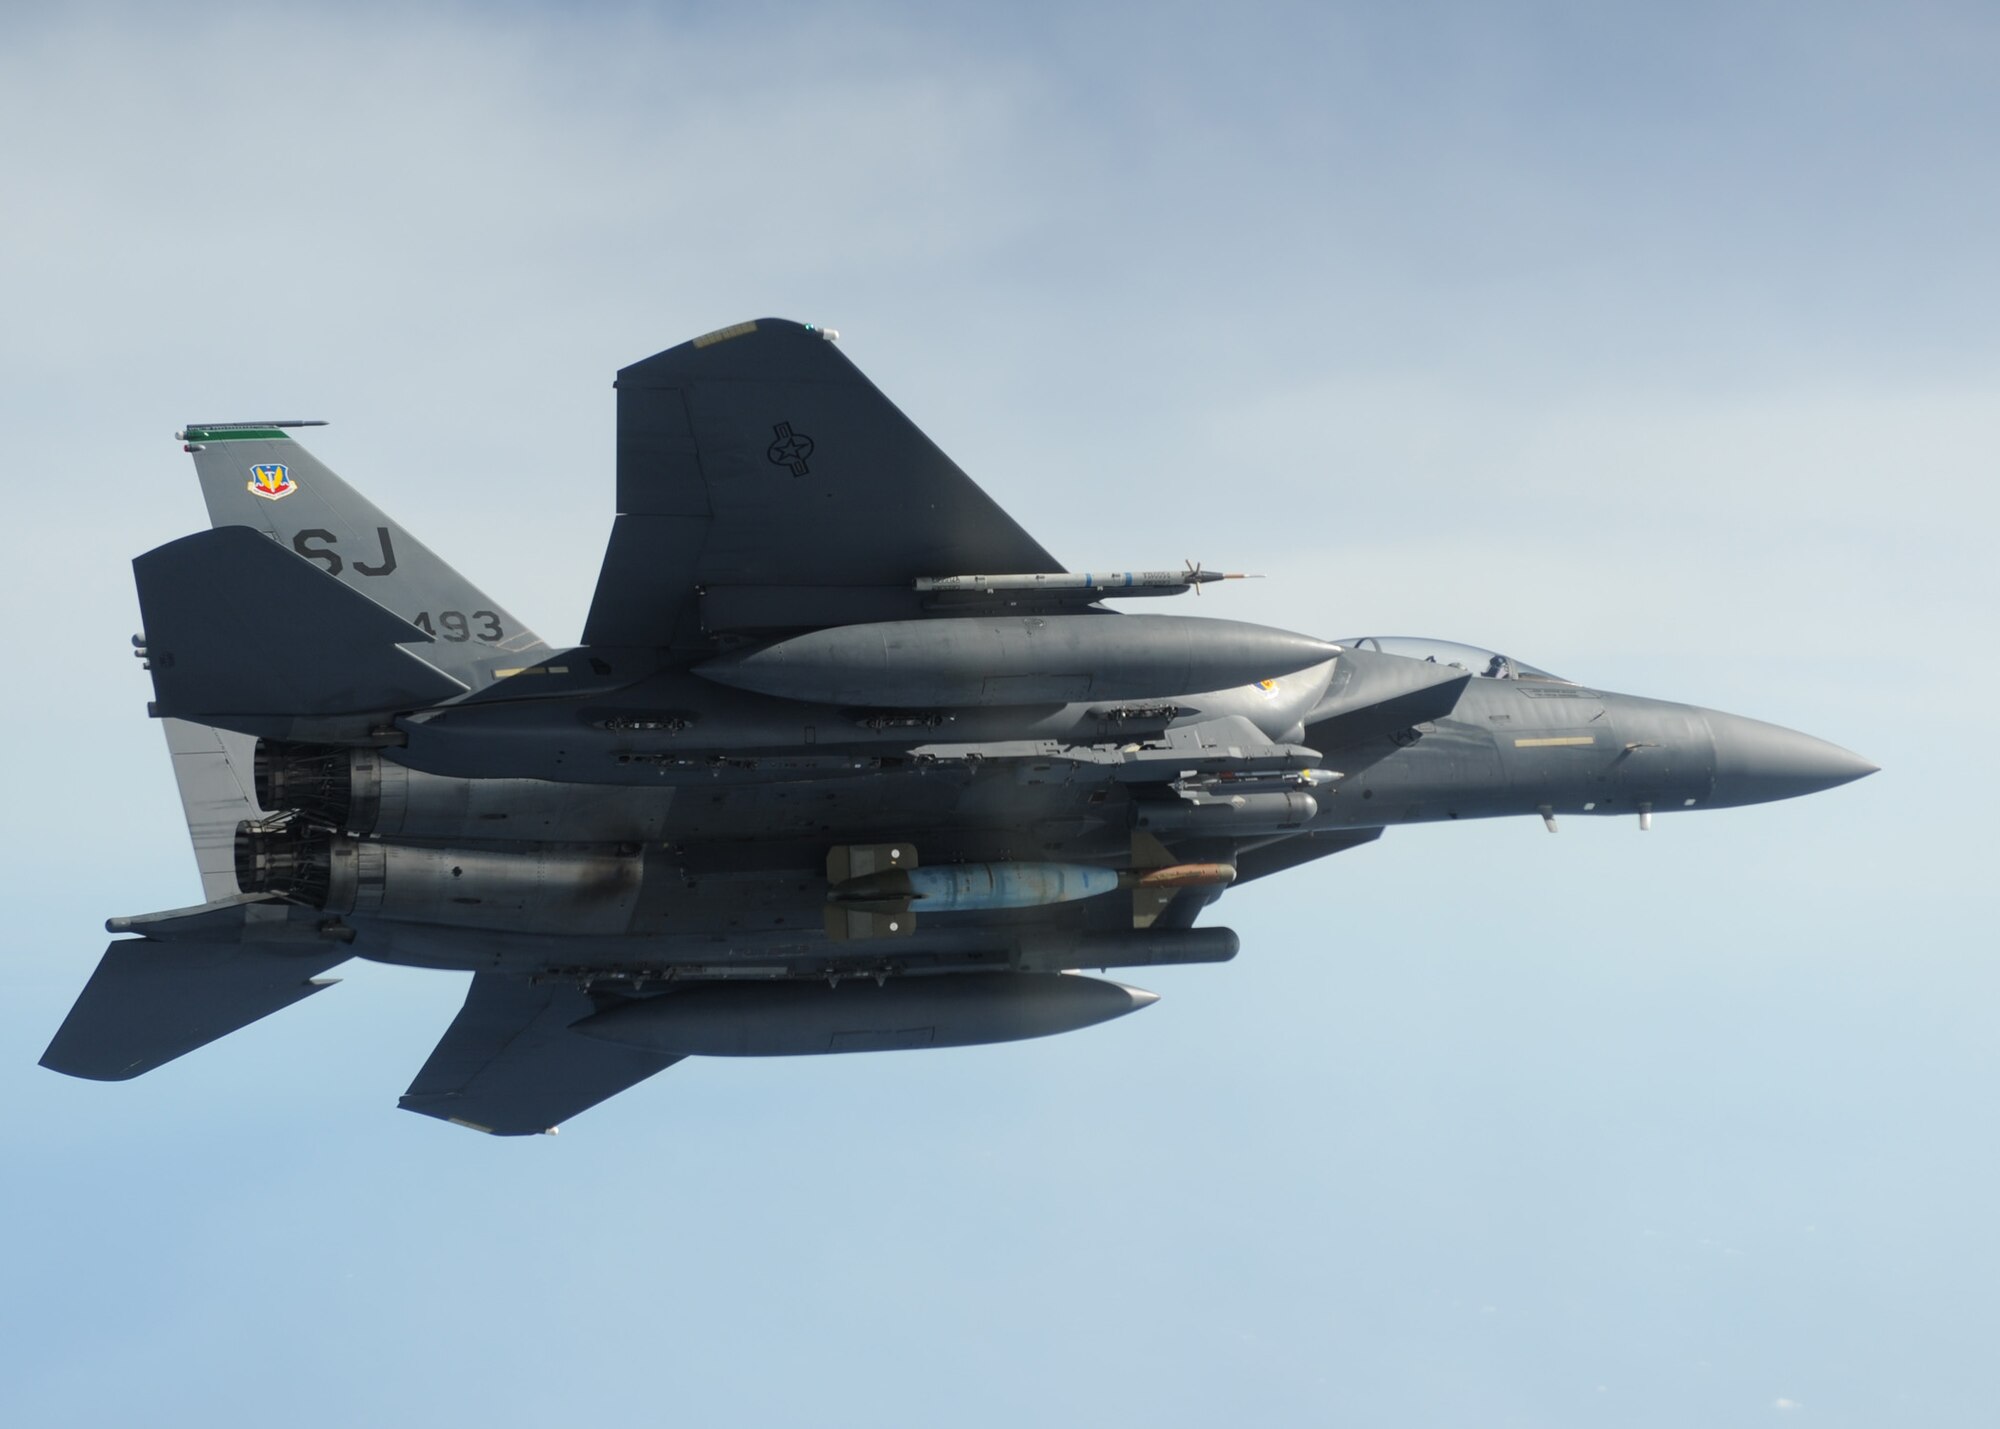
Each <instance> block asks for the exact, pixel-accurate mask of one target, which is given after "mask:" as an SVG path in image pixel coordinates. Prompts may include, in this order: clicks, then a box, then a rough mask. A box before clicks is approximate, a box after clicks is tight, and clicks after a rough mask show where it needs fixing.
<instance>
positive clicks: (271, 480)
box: [246, 461, 299, 501]
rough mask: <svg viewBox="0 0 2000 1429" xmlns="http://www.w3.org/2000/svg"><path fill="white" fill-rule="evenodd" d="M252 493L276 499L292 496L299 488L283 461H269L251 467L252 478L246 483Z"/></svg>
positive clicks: (268, 498)
mask: <svg viewBox="0 0 2000 1429" xmlns="http://www.w3.org/2000/svg"><path fill="white" fill-rule="evenodd" d="M246 485H248V486H249V488H250V491H251V494H252V495H255V496H261V497H264V498H265V499H266V500H269V501H276V500H277V499H278V498H279V497H281V496H290V495H291V494H292V493H293V492H294V491H297V490H298V489H299V484H298V483H297V482H296V481H293V480H292V474H291V473H290V472H288V471H286V470H285V467H284V464H283V463H282V462H275V461H274V462H267V463H264V464H263V465H260V466H253V467H251V468H250V480H249V481H248V482H247V483H246Z"/></svg>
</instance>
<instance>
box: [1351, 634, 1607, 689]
mask: <svg viewBox="0 0 2000 1429" xmlns="http://www.w3.org/2000/svg"><path fill="white" fill-rule="evenodd" d="M1339 643H1340V644H1342V645H1345V646H1347V647H1348V648H1349V649H1352V650H1379V651H1381V652H1382V653H1383V654H1384V655H1401V656H1402V657H1403V658H1404V659H1406V660H1426V661H1429V662H1430V663H1431V664H1433V665H1449V666H1451V668H1452V669H1454V670H1467V671H1470V672H1471V673H1472V674H1474V675H1476V676H1478V677H1479V678H1480V679H1484V680H1548V681H1551V682H1553V683H1555V684H1559V685H1568V684H1573V683H1574V681H1571V680H1565V679H1564V678H1563V677H1562V676H1560V675H1551V674H1550V673H1549V672H1548V671H1547V670H1540V669H1537V668H1536V667H1535V666H1533V665H1529V664H1526V663H1524V662H1523V661H1520V660H1516V659H1514V658H1513V657H1512V656H1511V655H1502V654H1501V653H1500V652H1499V651H1497V650H1482V649H1480V648H1479V647H1478V646H1477V645H1460V644H1459V643H1458V642H1457V641H1455V640H1432V639H1429V638H1428V637H1426V636H1422V635H1362V636H1357V637H1356V638H1354V639H1352V640H1342V641H1340V642H1339Z"/></svg>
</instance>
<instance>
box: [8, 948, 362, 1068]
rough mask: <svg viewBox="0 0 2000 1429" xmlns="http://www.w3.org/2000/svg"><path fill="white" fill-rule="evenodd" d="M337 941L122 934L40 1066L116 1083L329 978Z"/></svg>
mask: <svg viewBox="0 0 2000 1429" xmlns="http://www.w3.org/2000/svg"><path fill="white" fill-rule="evenodd" d="M349 956H350V955H349V953H348V951H347V950H346V949H345V948H344V947H340V948H330V947H327V946H326V945H325V944H321V945H319V946H317V947H314V948H311V949H301V950H299V951H287V952H265V951H261V950H257V949H253V948H246V947H243V946H241V945H239V944H235V943H201V942H180V941H176V942H170V943H169V942H156V941H154V940H153V939H151V938H130V939H125V940H122V941H120V942H116V943H113V944H112V945H111V946H110V947H108V948H106V949H105V950H104V957H103V960H102V961H100V962H99V963H98V965H97V971H96V972H94V973H92V974H91V976H90V981H89V982H88V983H87V984H86V985H85V986H84V989H83V994H82V996H80V997H78V998H77V1000H76V1006H74V1007H72V1008H71V1009H70V1011H69V1016H68V1017H67V1018H65V1019H64V1020H63V1025H62V1027H61V1028H60V1029H58V1030H57V1032H56V1035H55V1040H54V1041H52V1042H50V1043H49V1049H48V1051H46V1052H44V1053H42V1065H43V1066H44V1067H47V1068H48V1069H49V1070H50V1071H52V1072H62V1073H64V1074H66V1075H68V1076H72V1077H86V1078H88V1079H90V1080H91V1081H94V1082H122V1081H126V1080H129V1079H130V1078H132V1077H136V1076H138V1075H140V1073H142V1072H150V1071H152V1070H153V1068H155V1067H158V1066H162V1065H164V1064H165V1063H168V1062H171V1061H173V1060H174V1058H176V1057H180V1056H183V1055H185V1054H187V1053H189V1052H192V1051H193V1050H194V1049H195V1048H197V1047H202V1046H206V1045H207V1044H208V1043H210V1042H213V1041H215V1040H216V1038H218V1037H226V1036H228V1035H229V1034H230V1033H231V1032H234V1031H236V1030H237V1029H238V1028H240V1027H248V1026H249V1025H250V1024H251V1023H253V1022H255V1021H257V1020H258V1019H259V1018H263V1017H268V1016H270V1015H271V1014H272V1013H274V1012H276V1011H277V1010H278V1009H279V1008H281V1007H290V1006H291V1005H292V1004H293V1003H295V1002H298V1001H301V1000H302V999H304V998H308V997H311V996H312V995H313V994H314V993H316V992H318V991H320V989H322V988H325V987H331V986H332V983H330V982H321V981H316V979H317V978H318V975H319V974H320V973H323V972H325V971H326V970H327V969H328V968H330V967H332V966H334V965H335V964H336V963H343V962H346V961H347V959H348V957H349Z"/></svg>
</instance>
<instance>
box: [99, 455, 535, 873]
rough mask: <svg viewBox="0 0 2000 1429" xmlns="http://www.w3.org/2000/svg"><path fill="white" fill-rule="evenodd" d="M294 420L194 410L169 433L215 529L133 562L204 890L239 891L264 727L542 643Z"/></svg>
mask: <svg viewBox="0 0 2000 1429" xmlns="http://www.w3.org/2000/svg"><path fill="white" fill-rule="evenodd" d="M305 425H317V424H316V423H290V422H258V423H229V424H208V425H200V424H195V425H190V426H189V427H188V428H187V430H186V431H184V432H182V433H181V434H180V436H181V438H182V440H184V441H185V442H186V444H187V450H188V451H189V452H190V453H192V455H193V456H194V462H195V472H196V475H197V476H198V478H199V479H200V482H201V489H202V496H203V499H204V501H205V502H206V504H207V507H208V514H209V518H210V521H211V522H212V524H213V526H214V527H215V529H213V530H210V531H207V532H204V533H202V534H201V535H199V536H193V537H188V538H186V539H185V540H183V541H178V542H172V543H169V544H168V545H166V546H163V547H161V548H160V549H159V550H157V551H153V552H149V553H147V555H145V556H142V557H140V558H139V560H138V561H137V562H135V563H134V571H135V575H136V576H137V577H138V580H139V584H140V599H141V607H142V610H143V611H144V613H145V618H146V630H147V640H148V642H149V643H148V645H147V647H146V649H145V650H144V651H143V652H142V653H144V654H145V655H147V656H148V658H149V663H150V665H151V667H152V669H153V673H154V681H155V693H156V695H158V696H159V698H158V699H157V700H156V702H155V712H156V713H158V714H160V715H162V716H163V717H164V718H163V720H162V723H163V724H164V726H165V728H166V735H167V745H168V748H169V749H170V751H171V752H172V754H173V759H174V773H175V776H176V778H177V780H178V782H179V785H180V793H181V802H182V807H183V809H184V811H185V813H186V816H187V822H188V830H189V834H190V836H191V837H192V839H193V842H194V846H195V855H196V860H197V862H198V864H199V866H200V869H201V876H202V887H203V891H204V892H205V893H206V895H207V896H208V897H209V898H210V899H215V898H220V897H226V896H229V895H231V894H234V893H235V892H236V881H235V868H234V856H233V846H234V839H235V832H236V826H237V824H239V823H241V822H242V821H244V820H246V819H255V818H258V817H260V816H261V813H262V811H261V810H260V809H258V807H257V803H256V798H255V793H254V780H253V777H252V776H253V770H252V756H253V751H254V749H255V747H256V736H257V735H258V734H259V733H275V732H279V731H280V729H281V726H282V725H283V724H284V722H285V717H288V716H317V717H320V718H321V719H322V721H323V724H324V725H325V727H327V728H328V729H329V731H330V729H331V727H332V725H333V724H337V723H338V717H339V716H341V715H344V714H349V713H354V712H361V711H376V712H379V711H382V710H386V709H392V708H396V707H399V706H400V707H409V706H413V705H416V704H422V703H428V702H434V701H437V700H443V699H450V698H453V697H454V696H456V695H458V694H459V693H461V692H463V691H464V690H465V689H468V688H470V689H475V690H477V689H483V688H485V687H486V686H487V685H488V684H490V683H492V681H493V680H495V679H498V678H500V677H502V676H504V675H505V674H507V673H509V672H510V671H511V670H512V669H514V668H518V667H522V666H528V665H533V664H536V663H538V662H539V660H540V659H541V657H542V654H543V653H544V652H546V650H547V648H548V647H547V646H546V645H545V644H544V643H543V642H542V640H541V639H540V637H538V636H537V635H536V634H535V633H534V632H533V631H532V630H530V629H528V627H527V626H526V625H524V624H523V623H522V622H521V621H519V620H518V619H516V618H515V617H514V616H513V615H512V613H510V612H509V611H507V610H506V609H505V608H504V607H502V606H501V605H500V604H499V603H498V602H496V601H495V600H493V599H492V598H491V597H490V596H488V595H486V594H485V593H484V592H483V591H481V590H480V589H479V588H478V587H476V586H475V585H473V584H472V582H470V581H468V580H467V579H466V578H465V577H464V576H462V575H460V574H459V573H458V572H457V571H455V570H453V569H452V568H451V567H450V566H449V565H447V564H445V562H444V561H442V560H441V559H439V558H438V557H437V556H436V555H435V554H434V553H433V552H432V551H431V550H430V549H429V548H428V547H427V546H425V545H424V544H423V543H422V542H421V541H419V540H417V539H416V538H415V537H414V536H412V535H411V534H410V533H409V532H408V531H406V530H405V529H404V528H403V527H402V525H401V524H399V523H398V522H397V521H395V520H394V519H392V518H391V517H389V516H388V515H386V514H385V513H384V512H383V511H382V510H381V509H380V508H378V507H377V506H375V505H374V504H373V503H372V502H370V501H369V500H368V499H367V498H366V497H364V496H362V495H361V494H360V493H359V492H357V491H355V490H354V488H353V487H351V486H349V485H348V484H347V483H346V482H344V481H342V480H341V479H340V478H339V477H338V476H336V475H334V473H333V472H332V471H331V470H329V469H328V468H327V467H326V466H325V465H323V464H322V463H321V462H319V461H318V460H317V459H315V458H314V457H313V456H312V454H311V453H309V452H308V451H306V450H305V448H303V447H302V446H300V445H299V444H298V442H297V441H295V440H294V439H293V436H292V429H293V428H296V427H298V426H305ZM253 533H254V534H253ZM262 538H269V539H262ZM329 717H330V718H329Z"/></svg>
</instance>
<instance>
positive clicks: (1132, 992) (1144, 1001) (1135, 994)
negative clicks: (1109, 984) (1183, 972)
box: [1118, 982, 1160, 1012]
mask: <svg viewBox="0 0 2000 1429" xmlns="http://www.w3.org/2000/svg"><path fill="white" fill-rule="evenodd" d="M1118 986H1119V987H1120V988H1123V989H1124V992H1125V995H1126V996H1127V997H1129V998H1131V999H1132V1011H1134V1012H1137V1011H1138V1010H1139V1009H1140V1008H1142V1007H1151V1006H1152V1005H1153V1004H1154V1003H1156V1002H1158V1001H1159V1000H1160V995H1159V994H1158V993H1157V992H1148V991H1146V989H1144V988H1143V987H1130V986H1128V985H1127V984H1125V983H1122V982H1121V983H1119V984H1118Z"/></svg>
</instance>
